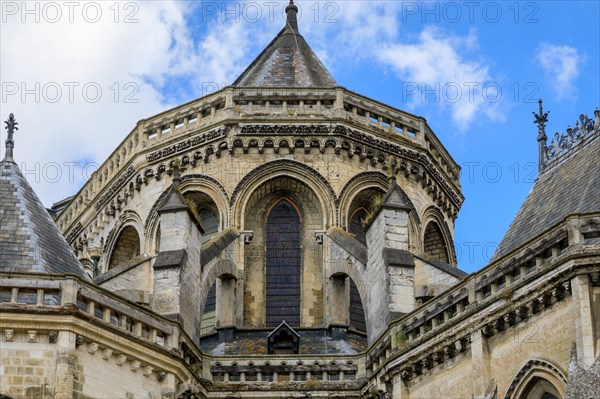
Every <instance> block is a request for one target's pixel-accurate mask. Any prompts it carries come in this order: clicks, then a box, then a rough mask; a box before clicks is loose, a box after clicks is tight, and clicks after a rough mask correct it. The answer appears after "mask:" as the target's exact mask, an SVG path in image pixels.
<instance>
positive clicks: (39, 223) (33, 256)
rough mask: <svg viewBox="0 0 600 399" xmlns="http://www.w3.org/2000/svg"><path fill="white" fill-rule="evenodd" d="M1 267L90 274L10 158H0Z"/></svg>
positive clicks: (20, 270)
mask: <svg viewBox="0 0 600 399" xmlns="http://www.w3.org/2000/svg"><path fill="white" fill-rule="evenodd" d="M0 271H14V272H33V273H73V274H76V275H78V276H81V277H84V278H89V277H88V276H87V273H86V272H85V271H84V269H83V267H82V266H81V264H80V263H79V261H78V260H77V258H76V257H75V255H74V254H73V252H72V251H71V248H70V247H69V245H68V244H67V242H66V241H65V238H64V237H63V235H62V234H61V233H60V231H59V230H58V227H57V226H56V224H55V223H54V221H53V220H52V218H51V217H50V214H49V213H48V212H47V210H46V208H45V207H44V205H43V204H42V202H41V201H40V199H39V198H38V196H37V195H36V194H35V192H34V191H33V189H32V188H31V186H30V185H29V183H28V182H27V180H26V179H25V177H24V176H23V174H22V173H21V171H20V170H19V167H18V166H17V164H16V163H15V162H13V161H12V159H5V160H3V161H2V162H0Z"/></svg>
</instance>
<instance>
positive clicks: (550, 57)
mask: <svg viewBox="0 0 600 399" xmlns="http://www.w3.org/2000/svg"><path fill="white" fill-rule="evenodd" d="M535 58H536V61H537V62H539V63H540V66H541V67H542V70H543V71H544V73H545V74H546V77H547V79H548V80H549V81H550V82H552V88H553V89H554V91H555V92H556V96H557V98H558V99H559V100H561V99H563V98H566V97H570V96H572V95H574V94H576V93H575V86H574V81H575V79H577V77H578V76H579V66H580V65H581V63H582V62H583V57H582V56H581V55H580V54H579V52H578V51H577V49H576V48H575V47H570V46H559V45H554V44H549V43H542V44H540V45H539V47H538V49H537V53H536V56H535Z"/></svg>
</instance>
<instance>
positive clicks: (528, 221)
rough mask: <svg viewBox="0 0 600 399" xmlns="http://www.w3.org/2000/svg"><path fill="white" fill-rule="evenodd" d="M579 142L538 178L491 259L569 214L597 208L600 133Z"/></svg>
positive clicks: (509, 250) (598, 199) (599, 189)
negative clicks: (584, 141)
mask: <svg viewBox="0 0 600 399" xmlns="http://www.w3.org/2000/svg"><path fill="white" fill-rule="evenodd" d="M582 144H583V147H582V148H580V149H579V150H575V149H572V150H571V151H572V153H571V154H568V157H567V158H566V159H565V160H564V161H562V162H561V163H560V164H558V165H555V166H553V167H552V169H549V170H547V171H545V172H544V173H542V174H541V175H540V176H539V177H538V179H537V180H536V182H535V183H534V185H533V187H532V189H531V191H530V192H529V194H528V195H527V198H526V199H525V202H524V203H523V205H522V206H521V209H520V210H519V212H518V213H517V215H516V216H515V218H514V220H513V222H512V223H511V225H510V227H509V228H508V231H507V232H506V234H505V235H504V238H503V239H502V241H501V242H500V245H499V246H498V248H497V249H496V253H495V254H494V257H493V259H492V260H495V259H499V258H501V257H502V256H504V255H506V254H508V253H509V252H511V251H512V250H514V249H516V248H517V247H519V246H521V245H523V244H525V243H527V242H528V241H530V240H532V239H534V238H535V237H536V236H537V235H539V234H541V233H543V232H544V231H546V230H547V229H549V228H551V227H552V226H554V225H555V224H557V223H560V222H561V221H562V220H563V219H564V218H565V217H567V216H568V215H571V214H576V213H586V212H598V211H600V132H596V133H594V135H593V136H591V137H589V139H588V140H587V142H586V143H582Z"/></svg>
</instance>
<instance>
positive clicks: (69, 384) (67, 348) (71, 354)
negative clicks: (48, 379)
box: [54, 331, 77, 399]
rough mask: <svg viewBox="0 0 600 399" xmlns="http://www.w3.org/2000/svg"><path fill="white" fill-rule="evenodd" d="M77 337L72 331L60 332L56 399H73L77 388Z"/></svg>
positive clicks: (57, 342) (57, 343) (57, 348)
mask: <svg viewBox="0 0 600 399" xmlns="http://www.w3.org/2000/svg"><path fill="white" fill-rule="evenodd" d="M75 338H76V335H75V333H73V332H70V331H60V332H59V334H58V338H57V341H56V351H57V354H56V375H55V381H54V392H55V393H54V398H55V399H71V398H73V397H74V396H75V395H74V392H73V391H74V388H75V368H76V362H77V356H76V355H75Z"/></svg>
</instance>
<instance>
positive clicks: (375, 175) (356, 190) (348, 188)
mask: <svg viewBox="0 0 600 399" xmlns="http://www.w3.org/2000/svg"><path fill="white" fill-rule="evenodd" d="M388 187H389V183H388V180H387V176H386V175H385V174H384V173H382V172H361V173H359V174H357V175H355V176H354V177H352V178H351V179H350V180H349V181H348V182H347V183H346V184H345V185H344V188H342V191H341V192H340V196H339V204H340V205H339V225H340V226H341V227H342V228H343V229H348V220H349V218H350V213H351V212H353V211H354V210H353V209H350V208H351V205H352V202H353V201H354V200H355V198H356V197H357V196H358V195H359V194H360V192H362V191H364V190H369V189H371V190H378V191H381V192H383V193H385V192H386V191H387V189H388Z"/></svg>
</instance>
